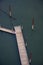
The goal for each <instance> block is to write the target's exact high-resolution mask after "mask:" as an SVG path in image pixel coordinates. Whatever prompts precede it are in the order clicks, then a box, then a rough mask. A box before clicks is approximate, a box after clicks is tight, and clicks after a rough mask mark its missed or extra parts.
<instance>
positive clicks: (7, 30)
mask: <svg viewBox="0 0 43 65" xmlns="http://www.w3.org/2000/svg"><path fill="white" fill-rule="evenodd" d="M0 31H4V32H7V33H11V34H15V31H14V30H10V29H7V28H4V27H1V26H0Z"/></svg>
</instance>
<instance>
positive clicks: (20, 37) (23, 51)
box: [14, 26, 29, 65]
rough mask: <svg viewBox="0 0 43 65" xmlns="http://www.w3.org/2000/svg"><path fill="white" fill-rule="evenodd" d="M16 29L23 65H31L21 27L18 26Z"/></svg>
mask: <svg viewBox="0 0 43 65" xmlns="http://www.w3.org/2000/svg"><path fill="white" fill-rule="evenodd" d="M14 28H15V32H16V39H17V44H18V50H19V55H20V60H21V64H22V65H29V60H28V56H27V52H26V48H25V42H24V39H23V35H22V31H21V26H16V27H14Z"/></svg>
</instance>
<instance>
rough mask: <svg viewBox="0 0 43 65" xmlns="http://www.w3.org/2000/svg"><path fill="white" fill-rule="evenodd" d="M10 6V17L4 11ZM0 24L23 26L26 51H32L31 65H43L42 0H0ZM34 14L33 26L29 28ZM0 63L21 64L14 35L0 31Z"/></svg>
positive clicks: (8, 26) (10, 26)
mask: <svg viewBox="0 0 43 65" xmlns="http://www.w3.org/2000/svg"><path fill="white" fill-rule="evenodd" d="M9 4H11V6H12V15H13V16H14V17H16V20H13V19H10V18H9V16H8V15H7V14H6V13H5V12H8V6H9ZM0 8H1V9H3V10H4V11H5V12H2V11H0V25H2V26H4V27H6V28H9V29H12V28H13V27H14V26H17V25H21V26H23V36H24V40H25V42H27V47H26V49H27V53H28V57H29V53H30V52H32V65H43V0H0ZM33 16H34V21H35V22H34V23H35V28H34V31H32V29H31V25H32V17H33ZM0 65H21V64H20V58H19V53H18V47H17V41H16V36H15V35H11V34H8V33H5V32H1V31H0Z"/></svg>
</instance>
